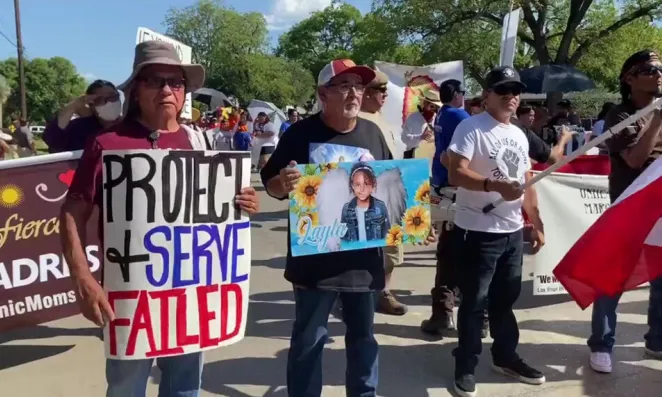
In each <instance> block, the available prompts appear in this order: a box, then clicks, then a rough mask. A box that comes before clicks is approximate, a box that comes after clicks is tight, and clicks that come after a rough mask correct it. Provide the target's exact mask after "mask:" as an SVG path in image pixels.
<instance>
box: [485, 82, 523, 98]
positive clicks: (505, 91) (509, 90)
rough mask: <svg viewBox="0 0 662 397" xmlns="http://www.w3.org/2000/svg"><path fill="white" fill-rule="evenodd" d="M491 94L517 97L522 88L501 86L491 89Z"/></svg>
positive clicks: (515, 85)
mask: <svg viewBox="0 0 662 397" xmlns="http://www.w3.org/2000/svg"><path fill="white" fill-rule="evenodd" d="M492 92H494V93H495V94H497V95H501V96H504V95H513V96H518V95H520V94H521V93H522V87H521V86H520V85H518V84H503V85H498V86H496V87H494V88H492Z"/></svg>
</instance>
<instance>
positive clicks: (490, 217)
mask: <svg viewBox="0 0 662 397" xmlns="http://www.w3.org/2000/svg"><path fill="white" fill-rule="evenodd" d="M449 150H451V151H453V152H455V153H457V154H459V155H460V156H462V157H465V158H467V159H469V160H470V163H469V169H470V170H472V171H474V172H476V173H478V174H479V175H482V176H484V177H486V178H490V179H496V180H511V181H518V182H519V183H521V184H523V183H524V179H525V174H526V172H527V171H529V169H530V168H531V163H530V161H529V142H528V140H527V139H526V136H525V135H524V133H523V132H522V130H520V129H519V127H517V126H516V125H514V124H503V123H500V122H498V121H497V120H495V119H494V118H493V117H492V116H491V115H490V114H489V113H488V112H483V113H480V114H478V115H476V116H473V117H470V118H468V119H466V120H464V121H462V122H461V123H460V124H459V125H458V126H457V129H456V130H455V133H454V134H453V139H452V140H451V144H450V147H449ZM499 198H501V195H500V194H499V193H497V192H479V191H473V190H467V189H465V188H462V187H459V188H458V189H457V196H456V203H457V206H458V209H457V212H456V214H455V224H456V225H457V226H459V227H461V228H462V229H466V230H472V231H479V232H489V233H511V232H515V231H517V230H519V229H521V228H522V227H523V226H524V222H523V219H522V200H523V199H522V198H520V199H518V200H515V201H506V202H504V203H502V204H500V205H498V206H497V207H496V208H495V209H494V210H492V211H491V212H490V213H488V214H484V213H483V211H482V209H483V208H484V207H485V206H486V205H488V204H490V203H493V202H495V201H496V200H498V199H499Z"/></svg>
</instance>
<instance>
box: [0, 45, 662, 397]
mask: <svg viewBox="0 0 662 397" xmlns="http://www.w3.org/2000/svg"><path fill="white" fill-rule="evenodd" d="M135 51H136V52H135V62H134V69H133V71H132V73H131V75H130V76H129V78H128V79H127V81H126V82H125V83H123V84H122V85H120V86H119V87H116V86H114V85H113V84H112V83H110V82H107V81H101V80H99V81H95V82H94V83H93V84H91V85H90V87H88V89H87V91H86V93H85V95H83V96H81V97H79V98H77V99H75V100H74V101H72V102H71V103H70V104H68V105H67V106H65V108H63V109H62V110H61V111H60V112H59V114H58V116H57V117H56V118H54V119H53V120H52V121H51V122H50V123H49V124H48V126H47V128H46V131H45V133H44V137H43V138H44V140H45V141H46V143H47V144H48V145H49V150H50V151H51V152H58V151H69V150H81V149H83V150H84V152H83V155H82V158H81V160H80V164H79V167H78V170H77V172H76V173H75V177H74V180H73V182H72V184H71V187H70V190H69V192H68V195H67V199H66V202H65V203H64V205H63V207H62V214H61V225H60V228H61V231H62V232H61V234H62V252H63V255H64V257H65V258H66V262H67V263H68V265H69V268H70V273H71V276H72V280H73V282H74V285H75V291H77V294H78V302H79V304H80V306H81V310H82V313H83V315H84V316H85V317H86V318H88V319H89V320H91V321H93V322H94V323H95V324H97V325H99V326H104V325H106V324H108V323H109V322H110V321H113V320H114V313H113V310H112V308H111V306H110V305H109V303H108V300H107V297H106V294H105V293H104V290H103V287H102V286H101V285H100V284H99V283H98V282H97V281H96V280H95V279H94V277H93V275H92V274H91V272H90V269H89V266H88V263H87V259H86V256H85V251H84V246H83V244H82V241H83V236H82V232H83V230H84V229H83V228H82V227H83V225H85V224H86V223H87V222H88V221H89V219H90V218H89V217H90V213H91V212H92V209H93V207H94V206H99V205H100V204H101V200H102V194H101V192H102V177H101V156H102V151H103V150H121V149H150V148H163V149H197V150H202V149H218V148H220V147H221V146H223V145H229V146H228V147H225V146H223V148H229V149H231V150H250V151H252V154H253V155H252V158H253V159H254V163H253V166H254V169H255V171H256V172H259V173H260V177H261V181H262V184H263V185H264V187H265V190H266V192H267V193H268V194H269V195H270V196H271V197H273V198H275V199H278V200H285V199H287V198H288V194H289V192H291V191H292V190H293V189H294V188H295V186H296V183H297V181H298V180H299V179H300V177H301V174H300V173H299V171H298V170H297V168H295V167H294V166H295V165H296V164H308V163H309V162H311V157H310V151H311V147H313V146H315V145H317V144H333V145H343V146H349V147H353V148H361V149H364V150H365V151H367V152H368V153H369V155H370V157H371V158H373V159H375V160H389V159H409V158H413V157H415V156H416V151H417V150H418V149H419V146H420V145H421V144H422V143H423V142H434V145H435V154H434V157H433V158H432V159H431V160H432V183H431V185H432V186H433V187H434V189H435V191H436V193H437V194H439V195H450V197H451V198H452V199H453V200H455V202H456V204H457V207H458V209H457V212H456V216H455V218H454V219H453V220H452V221H451V220H449V221H446V222H444V224H443V225H441V227H440V228H439V230H435V229H434V228H433V229H432V230H431V231H430V235H429V236H428V239H427V241H426V244H430V243H436V244H437V265H436V275H435V279H434V282H433V285H432V287H433V288H432V291H431V296H432V315H431V317H430V318H429V319H428V320H425V321H424V322H423V323H422V324H421V330H422V332H425V333H430V334H441V335H446V336H454V337H455V336H456V337H457V347H456V349H455V350H454V352H453V358H452V359H453V360H454V363H455V377H454V388H455V391H456V392H457V393H458V394H459V395H460V396H463V397H473V396H476V395H477V388H476V379H475V369H476V366H477V364H478V357H479V356H480V354H481V351H482V338H485V337H487V335H488V334H490V335H491V336H492V338H493V343H492V347H491V353H492V363H493V368H494V369H495V370H496V371H498V372H500V373H502V374H505V375H507V376H510V377H512V378H514V379H516V380H518V381H521V382H524V383H528V384H533V385H540V384H543V383H544V382H545V376H544V374H543V373H542V372H540V371H539V370H537V369H535V368H533V367H532V366H530V365H529V364H527V363H526V362H525V361H524V360H523V359H522V358H521V357H520V356H519V355H518V353H517V346H518V342H519V329H518V324H517V319H516V317H515V314H514V312H513V304H514V303H515V302H516V301H517V299H518V298H519V295H520V290H521V281H522V264H523V255H524V243H525V240H528V241H529V242H530V243H531V244H532V247H533V252H534V253H535V252H537V251H538V250H539V249H540V247H542V246H543V245H544V244H545V238H546V237H545V234H544V224H543V220H542V218H543V216H545V214H540V211H539V209H538V204H537V197H536V191H535V188H533V187H531V188H528V189H526V190H522V188H521V187H522V185H523V184H524V183H525V182H526V181H527V180H528V179H529V178H530V172H529V171H530V169H531V165H532V163H533V162H534V161H535V162H541V163H550V164H551V163H554V162H557V161H559V159H561V158H562V156H563V154H564V151H565V150H566V149H565V148H566V145H567V144H568V143H569V142H571V141H572V139H573V135H576V134H573V129H572V126H577V125H580V124H581V121H580V120H579V118H578V117H577V115H576V113H575V112H574V110H573V107H572V104H571V103H569V102H568V101H563V102H560V103H559V104H557V113H556V114H555V115H554V116H552V117H551V118H549V117H548V114H547V111H546V109H545V108H543V107H532V106H527V105H524V104H521V103H520V94H521V93H522V92H523V90H524V89H525V85H524V84H523V83H522V82H521V81H520V78H519V74H518V72H517V71H516V70H515V69H513V68H512V67H508V66H502V67H497V68H495V69H493V70H492V71H490V72H489V73H488V74H487V76H486V78H485V82H486V86H485V89H484V91H483V93H482V96H481V97H480V99H479V100H471V101H466V104H465V94H466V92H465V89H464V87H463V85H462V83H461V82H460V81H457V80H447V81H444V82H442V83H441V84H440V85H439V89H438V90H436V89H435V90H429V91H427V92H424V93H422V96H421V98H420V105H419V108H418V111H416V112H414V113H412V114H411V115H409V116H408V118H407V120H406V121H405V123H404V128H403V133H402V140H403V142H404V144H405V145H406V150H404V151H400V150H399V149H398V147H399V145H398V142H397V141H398V139H400V138H399V137H398V135H397V134H396V133H395V131H394V130H393V128H392V127H391V126H389V124H388V123H386V122H385V121H384V119H383V118H382V115H381V113H380V112H381V109H382V107H383V106H384V103H385V100H386V98H387V96H388V90H387V85H388V77H387V76H386V75H385V74H383V73H381V72H378V71H376V70H373V69H372V68H370V67H368V66H359V65H356V64H354V62H352V61H351V60H347V59H343V60H334V61H332V62H330V63H329V64H327V65H326V66H325V67H324V68H323V69H322V70H321V72H320V74H319V76H318V79H317V97H318V99H319V102H320V104H321V106H320V108H321V110H320V111H319V112H318V113H315V114H313V115H311V116H309V117H307V118H305V119H301V118H300V117H299V115H298V114H297V112H296V110H290V111H289V112H288V120H287V121H286V122H284V123H282V125H281V127H280V129H278V130H277V128H276V127H275V125H274V123H273V122H272V120H271V115H268V114H266V113H264V112H262V113H260V114H258V115H257V117H256V118H255V120H252V119H251V117H250V115H249V112H248V111H246V110H242V109H239V108H236V109H234V110H233V112H232V115H231V117H230V118H228V120H221V121H219V115H218V114H216V115H214V114H212V115H209V116H208V117H203V118H201V119H198V120H196V121H193V120H182V119H181V118H180V117H179V116H180V114H181V112H182V109H183V108H184V102H185V95H186V93H187V92H192V91H195V90H196V89H198V88H200V87H202V85H203V82H204V74H205V72H204V69H203V67H202V66H200V65H183V64H181V62H180V60H179V58H178V57H177V54H176V51H175V49H174V48H173V47H172V46H171V45H169V44H166V43H163V42H156V41H148V42H144V43H141V44H138V45H137V46H136V50H135ZM620 79H621V81H620V85H621V94H622V103H621V104H618V105H613V104H605V109H604V110H603V112H602V113H601V115H600V116H599V117H598V122H597V123H596V126H595V127H594V131H593V133H594V134H595V135H599V134H600V133H603V132H604V131H605V130H607V129H609V128H610V127H612V126H614V125H616V124H617V123H618V122H620V121H622V120H624V119H626V118H627V117H628V116H630V115H632V114H634V113H635V112H636V111H637V110H638V109H641V108H643V107H645V106H647V105H648V104H650V103H651V102H652V101H653V100H654V98H655V97H656V96H657V95H660V93H661V87H662V63H660V58H659V56H658V55H657V54H656V53H655V52H653V51H642V52H639V53H637V54H634V55H633V56H632V57H630V58H629V59H628V60H627V61H626V62H625V64H624V65H623V69H622V72H621V76H620ZM120 90H121V91H123V92H124V96H125V98H127V99H126V101H125V103H124V106H122V105H121V102H120V96H119V91H120ZM74 114H76V115H78V117H77V118H74V117H73V115H74ZM557 126H558V127H560V128H556V127H557ZM22 128H23V125H22V122H19V126H18V127H17V129H18V130H19V131H21V130H22ZM156 130H158V131H160V135H159V137H158V138H157V139H154V138H153V134H152V132H153V131H156ZM209 131H211V133H208V132H209ZM661 131H662V114H661V112H660V110H657V111H655V112H654V113H653V114H651V115H649V116H647V117H646V119H645V120H643V121H641V122H638V123H637V124H636V125H635V126H633V128H631V129H629V128H628V129H626V130H624V131H622V132H619V133H618V134H616V135H615V136H614V137H613V138H611V139H610V140H608V141H607V144H606V146H605V148H604V150H605V151H606V153H608V154H609V156H610V159H611V162H612V171H611V175H610V186H609V190H610V195H611V197H612V200H615V199H616V197H618V195H619V194H620V193H621V192H623V190H624V189H625V188H627V186H629V184H631V183H632V181H633V180H634V179H635V178H636V177H637V176H638V175H639V174H640V173H641V172H642V171H643V170H644V169H645V168H646V167H647V166H648V165H649V164H651V162H652V161H654V160H655V159H656V158H657V157H659V156H660V154H662V138H661ZM16 136H18V135H15V137H16ZM209 136H211V138H212V139H210V138H209ZM28 146H29V145H28ZM29 147H30V149H28V150H32V151H34V146H29ZM2 150H7V149H4V146H3V149H2ZM346 161H358V159H346ZM365 183H370V182H369V181H367V182H365ZM499 198H504V199H505V200H506V202H505V203H504V204H502V205H499V206H497V207H496V208H494V209H493V210H492V211H491V212H488V213H484V212H483V208H484V207H485V206H487V205H488V204H491V203H493V202H495V201H496V200H498V199H499ZM235 201H236V203H237V204H238V205H239V206H240V207H241V208H242V210H244V211H245V212H246V213H248V214H255V213H256V212H258V211H259V200H258V195H257V193H256V191H255V189H254V188H252V187H249V188H245V189H243V190H241V191H240V192H238V194H237V196H236V198H235ZM523 211H524V212H526V215H527V216H528V219H529V222H530V224H531V228H530V230H528V232H527V233H526V235H525V233H524V217H523ZM550 238H554V236H551V237H550ZM101 241H102V243H103V236H101ZM284 243H285V242H284ZM287 246H288V254H287V259H286V269H285V278H286V279H287V280H288V281H289V282H290V283H292V286H293V291H294V301H295V306H296V309H295V311H294V323H293V326H292V334H291V340H290V349H289V353H288V362H287V387H288V395H289V396H290V397H311V396H320V395H321V393H322V353H323V350H324V346H325V344H326V342H327V340H328V332H327V322H328V318H329V315H330V314H331V313H332V312H333V310H334V308H337V309H338V315H339V317H340V318H342V320H343V321H344V323H345V324H346V334H345V343H346V356H347V370H346V384H345V386H346V390H347V395H348V396H352V397H357V396H361V397H369V396H376V395H377V386H378V350H379V346H378V343H377V340H376V339H375V335H374V314H375V312H376V311H378V312H382V313H385V314H389V315H405V314H406V312H407V307H406V306H405V305H404V304H402V303H400V302H398V300H397V299H396V298H395V297H394V295H393V294H392V293H391V292H390V291H389V289H390V286H391V283H392V279H393V276H394V272H395V269H396V268H397V266H398V265H399V264H401V263H402V262H403V248H402V246H395V247H387V248H384V249H382V248H370V249H362V250H353V251H339V252H332V253H326V254H320V255H316V256H314V257H311V256H303V257H293V256H292V255H291V251H290V248H289V244H288V245H287ZM618 298H619V297H602V298H600V299H598V301H597V302H596V304H595V306H594V308H593V317H592V335H591V336H590V338H589V340H588V344H589V347H590V352H591V353H590V365H591V368H593V369H594V370H595V371H598V372H605V373H606V372H610V371H611V358H610V353H611V349H612V347H613V345H614V338H615V328H616V313H615V310H616V306H617V304H618ZM457 300H459V301H460V304H459V310H458V315H457V327H456V325H455V322H454V320H453V309H454V306H455V305H456V301H457ZM661 307H662V284H661V281H655V282H652V283H651V300H650V310H649V312H648V316H649V325H650V332H649V333H648V334H647V335H646V353H647V354H648V355H649V356H651V357H653V358H657V359H662V310H661V309H660V308H661ZM449 359H451V358H450V357H449ZM533 359H534V360H535V358H533ZM203 362H204V361H203V358H202V353H191V354H186V355H179V356H173V357H167V358H159V359H157V360H156V363H157V366H158V367H159V368H160V369H161V371H162V377H161V382H160V388H159V395H160V396H162V397H166V396H197V395H199V390H200V382H201V374H202V367H203ZM152 363H153V360H151V359H145V360H113V359H107V361H106V378H107V383H108V392H107V396H109V397H114V396H123V397H124V396H140V395H144V391H145V387H146V383H147V380H148V377H149V374H150V368H151V366H152Z"/></svg>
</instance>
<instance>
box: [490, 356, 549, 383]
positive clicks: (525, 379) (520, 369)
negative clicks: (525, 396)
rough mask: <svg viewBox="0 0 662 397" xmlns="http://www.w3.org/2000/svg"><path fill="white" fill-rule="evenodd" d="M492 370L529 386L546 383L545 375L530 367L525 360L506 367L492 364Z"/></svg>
mask: <svg viewBox="0 0 662 397" xmlns="http://www.w3.org/2000/svg"><path fill="white" fill-rule="evenodd" d="M492 368H494V370H495V371H497V372H500V373H502V374H504V375H506V376H510V377H512V378H515V379H517V380H519V381H520V382H522V383H526V384H529V385H542V384H543V383H545V375H543V374H542V372H540V371H538V370H537V369H534V368H531V367H529V366H528V365H527V364H526V363H525V362H524V360H518V361H515V362H513V363H512V364H510V365H506V366H498V365H496V364H492Z"/></svg>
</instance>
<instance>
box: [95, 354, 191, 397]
mask: <svg viewBox="0 0 662 397" xmlns="http://www.w3.org/2000/svg"><path fill="white" fill-rule="evenodd" d="M153 363H154V360H153V359H146V360H111V359H107V360H106V382H108V391H107V392H106V397H145V388H146V387H147V380H148V378H149V375H150V373H151V372H152V364H153ZM156 366H157V367H159V369H160V370H161V373H162V375H161V382H160V383H159V397H198V395H199V394H200V383H201V377H202V366H203V358H202V353H190V354H185V355H182V356H174V357H163V358H157V359H156Z"/></svg>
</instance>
